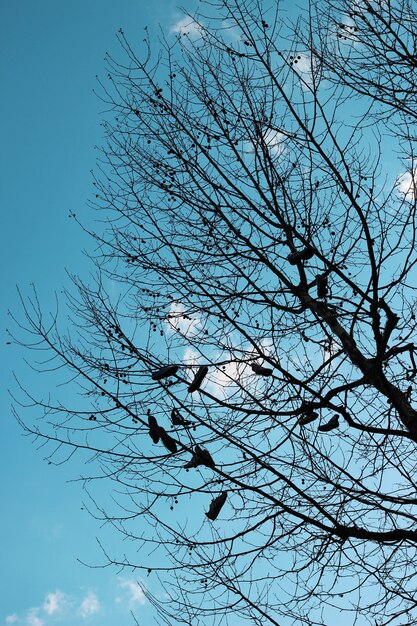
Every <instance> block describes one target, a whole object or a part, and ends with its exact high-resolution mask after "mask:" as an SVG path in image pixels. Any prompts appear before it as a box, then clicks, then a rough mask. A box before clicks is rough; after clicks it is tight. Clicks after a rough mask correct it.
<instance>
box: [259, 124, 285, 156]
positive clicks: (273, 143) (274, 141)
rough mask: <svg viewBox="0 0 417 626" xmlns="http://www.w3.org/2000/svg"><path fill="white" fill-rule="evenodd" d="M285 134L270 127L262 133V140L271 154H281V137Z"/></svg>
mask: <svg viewBox="0 0 417 626" xmlns="http://www.w3.org/2000/svg"><path fill="white" fill-rule="evenodd" d="M284 138H285V135H284V134H283V133H280V132H279V131H278V130H273V129H272V128H270V129H269V130H267V131H266V133H265V134H264V141H265V143H266V145H267V146H268V150H269V151H270V152H272V153H273V154H276V155H278V154H282V153H283V152H284V146H283V143H282V142H283V139H284Z"/></svg>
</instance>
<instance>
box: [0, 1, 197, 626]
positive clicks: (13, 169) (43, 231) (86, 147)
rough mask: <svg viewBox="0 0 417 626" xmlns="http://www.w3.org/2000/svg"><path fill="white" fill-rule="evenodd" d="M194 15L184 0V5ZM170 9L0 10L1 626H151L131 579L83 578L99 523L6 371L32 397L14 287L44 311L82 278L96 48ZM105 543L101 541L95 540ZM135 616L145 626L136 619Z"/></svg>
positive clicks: (67, 6)
mask: <svg viewBox="0 0 417 626" xmlns="http://www.w3.org/2000/svg"><path fill="white" fill-rule="evenodd" d="M184 4H185V5H186V6H187V7H190V8H191V7H192V6H193V4H194V3H193V2H186V3H184ZM179 17H180V13H179V11H178V9H177V2H175V1H170V0H159V1H158V2H156V3H155V2H150V1H148V0H120V1H116V0H58V1H56V0H54V1H53V0H37V1H36V2H34V1H33V0H19V2H3V3H1V5H0V29H1V38H0V47H1V55H0V73H1V85H2V93H3V95H2V98H1V100H0V110H1V111H0V119H1V120H2V124H1V145H2V149H1V153H0V159H1V165H0V179H1V180H0V189H1V191H0V194H1V200H0V202H1V207H2V217H3V219H2V229H1V230H2V236H3V240H2V245H1V248H0V254H1V268H2V281H3V284H2V292H3V296H4V297H3V298H2V306H1V342H2V343H1V346H2V349H1V358H2V372H3V383H4V385H3V392H2V394H1V416H2V436H1V438H2V442H3V446H2V453H1V457H0V464H1V489H2V494H3V506H2V510H3V514H2V516H1V520H0V550H1V555H2V557H1V559H0V578H1V580H2V587H1V593H0V625H1V626H3V625H8V624H17V625H19V626H49V625H50V624H51V625H52V624H55V623H58V622H59V623H64V624H68V626H75V625H77V626H80V624H83V623H85V624H91V625H92V626H94V625H95V624H100V626H107V625H110V624H112V625H114V624H119V625H120V626H124V625H128V624H131V623H132V618H131V615H130V611H131V610H133V611H134V613H135V614H136V615H137V617H138V619H139V622H140V623H141V624H146V623H149V616H150V613H151V611H150V608H149V605H147V604H145V602H144V598H143V596H142V595H141V593H140V590H139V588H138V587H137V585H135V584H134V583H135V581H136V580H137V579H136V578H135V577H132V574H131V573H129V572H124V573H121V574H119V575H117V572H116V571H115V570H111V569H91V568H87V567H85V566H84V565H82V564H80V563H79V562H78V561H77V558H80V559H81V558H82V559H83V560H85V561H87V562H89V563H91V564H97V563H101V562H103V559H102V556H101V553H100V550H99V548H98V545H97V543H96V541H95V536H96V534H97V532H98V531H99V528H98V523H97V522H96V521H95V520H93V519H91V518H90V517H89V515H88V514H87V513H86V511H85V510H82V508H83V507H82V499H83V497H84V495H83V493H82V489H81V486H80V484H79V483H74V482H68V481H70V480H71V479H73V478H76V477H77V470H78V471H79V472H80V471H81V467H80V468H77V467H76V466H75V465H74V464H68V465H63V466H60V467H58V468H57V467H53V466H49V465H48V464H47V462H46V461H44V460H43V456H44V454H43V452H42V450H39V449H37V447H36V446H35V445H33V443H32V442H31V441H30V440H29V439H28V438H25V437H23V436H22V432H21V431H20V429H19V427H18V425H17V424H16V422H15V420H14V418H13V417H12V415H11V411H10V397H9V395H8V393H7V389H8V388H11V387H15V384H14V382H13V376H12V372H13V371H15V372H16V374H17V375H18V376H19V377H22V379H23V380H24V381H25V382H26V383H28V385H29V386H30V387H31V388H32V389H33V388H35V389H36V374H35V373H31V372H30V371H28V370H27V368H25V367H24V364H23V361H22V360H23V357H24V352H23V351H22V350H21V349H19V348H18V347H17V346H14V345H7V343H6V342H7V341H8V340H9V338H8V336H7V334H6V332H5V329H6V328H7V327H10V326H11V323H10V320H9V318H8V317H7V310H8V309H10V310H12V311H13V312H15V313H16V312H18V311H19V304H18V297H17V291H16V285H19V286H20V287H21V288H22V289H23V291H24V292H27V291H28V289H29V285H30V284H31V283H34V284H35V285H36V287H37V289H38V292H39V294H40V297H41V300H42V304H43V307H44V310H45V311H47V310H51V309H52V308H53V305H54V293H55V292H58V293H59V292H60V290H61V288H62V286H63V285H68V279H67V276H66V269H68V270H70V271H71V272H78V273H80V274H83V272H84V273H85V272H86V271H87V268H88V263H87V261H86V258H85V257H84V256H83V254H82V250H83V248H86V247H88V245H89V242H88V239H87V237H86V236H85V235H83V233H82V232H81V231H80V229H79V228H78V227H77V225H76V224H75V223H74V222H73V221H72V220H70V219H69V218H68V213H69V211H74V212H75V213H77V214H78V215H79V216H80V217H81V218H82V219H86V218H87V215H88V209H87V207H86V201H87V198H88V197H89V195H90V194H91V193H92V181H91V174H90V170H91V169H92V168H93V167H94V162H95V156H96V155H95V151H94V146H95V145H98V144H100V141H101V137H102V129H101V128H100V116H99V112H100V109H101V103H100V102H99V101H98V99H97V98H96V97H95V96H94V94H93V89H94V88H95V86H96V83H95V75H96V74H100V73H101V74H103V73H104V62H103V57H104V55H105V52H106V51H112V50H113V51H114V50H116V49H117V42H116V38H115V33H116V31H117V30H118V29H119V28H120V27H122V28H123V29H124V31H125V32H126V34H127V36H128V37H129V39H130V40H131V41H132V42H135V45H136V46H137V47H139V46H140V45H141V43H140V42H141V40H142V38H143V27H144V26H145V25H148V26H149V27H150V28H151V32H152V29H156V28H157V27H158V24H160V25H161V26H162V27H163V28H164V29H166V30H167V31H168V30H169V28H170V27H172V25H173V24H175V23H176V21H177V20H178V19H179ZM100 534H101V536H103V533H102V532H101V533H100ZM142 618H143V619H144V620H145V621H144V622H142Z"/></svg>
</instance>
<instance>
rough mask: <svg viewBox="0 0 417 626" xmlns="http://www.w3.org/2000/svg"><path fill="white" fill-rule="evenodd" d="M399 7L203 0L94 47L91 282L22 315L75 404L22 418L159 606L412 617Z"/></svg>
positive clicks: (277, 616) (411, 273)
mask: <svg viewBox="0 0 417 626" xmlns="http://www.w3.org/2000/svg"><path fill="white" fill-rule="evenodd" d="M416 18H417V15H416V11H415V10H414V8H413V6H412V4H411V3H409V2H407V1H405V0H404V1H402V0H386V1H385V0H378V1H375V2H371V1H370V0H357V1H356V2H354V3H351V2H347V1H344V0H335V1H331V0H325V2H317V3H316V4H314V3H311V4H310V5H309V6H308V7H307V6H306V7H303V8H302V9H301V10H300V14H299V15H297V16H295V17H294V19H292V20H291V19H290V17H288V16H287V15H286V14H285V12H284V10H283V9H282V8H281V5H280V4H279V3H271V4H270V5H269V4H268V6H266V3H263V2H260V1H259V0H244V1H243V2H242V1H240V0H239V1H238V0H213V2H211V3H209V2H207V3H205V4H204V3H203V4H202V9H201V11H200V12H199V13H198V15H196V16H193V17H191V16H190V17H189V21H188V25H187V24H185V22H184V23H183V27H182V29H181V31H180V33H179V35H178V37H177V39H176V41H175V42H174V43H173V42H172V41H171V40H170V39H165V40H163V41H162V43H161V52H160V53H159V54H158V55H157V56H156V57H154V56H153V54H152V52H151V47H150V44H149V42H148V55H147V57H146V59H145V60H142V59H139V58H138V57H137V56H136V54H135V52H134V50H133V48H132V47H131V45H130V44H129V43H128V42H127V40H126V38H125V37H124V35H123V33H122V32H121V33H120V34H119V39H120V42H121V45H122V47H123V50H124V55H125V57H124V58H125V61H124V62H120V61H117V60H115V59H113V58H110V57H109V58H108V67H109V74H108V79H109V81H108V83H107V85H104V83H102V92H101V93H102V98H103V100H104V101H105V102H106V104H107V105H108V107H109V110H110V115H109V116H110V118H111V119H109V120H107V121H106V122H105V124H104V128H105V131H106V138H107V141H106V144H105V146H104V147H103V149H102V152H101V160H100V161H99V167H98V171H97V175H96V178H95V180H94V185H95V188H96V192H95V199H94V202H93V203H92V204H93V205H94V207H95V208H96V209H97V210H98V211H99V215H100V216H101V219H102V222H103V224H104V226H103V227H102V228H98V229H97V231H96V232H91V235H92V237H93V238H94V240H95V242H96V244H97V248H96V252H95V253H94V254H92V255H91V258H92V260H93V261H94V263H95V267H96V274H95V279H94V280H93V279H91V280H90V282H86V281H85V282H82V281H81V280H80V279H78V278H74V284H75V286H76V287H77V292H76V295H75V294H72V295H70V294H69V295H68V302H69V305H70V307H71V310H72V312H73V323H72V329H73V335H72V338H70V337H69V336H68V335H67V334H66V333H64V332H63V331H62V330H60V327H59V324H58V320H57V318H54V319H53V321H52V323H50V322H47V321H46V320H45V317H44V315H43V314H42V311H41V307H40V305H39V304H38V302H37V300H36V297H33V298H29V299H23V306H24V310H25V314H26V322H25V323H24V324H23V323H21V324H20V328H21V329H25V330H26V331H27V332H29V333H31V334H33V335H34V336H35V338H36V345H35V346H34V347H35V348H39V347H40V348H41V349H42V350H46V351H47V354H48V361H47V367H46V369H47V371H48V372H49V373H48V376H49V380H53V379H54V375H55V374H53V373H51V359H52V367H53V368H55V369H56V375H59V374H61V373H62V372H69V373H70V380H71V383H72V384H75V385H76V386H78V388H79V390H81V393H82V396H83V402H82V405H79V404H78V403H75V406H74V405H73V406H64V404H63V402H59V401H57V402H54V401H53V400H51V401H48V402H47V403H44V402H42V401H39V400H37V399H35V398H32V396H31V398H32V403H33V404H35V405H36V406H38V407H43V409H44V417H45V420H44V425H43V427H38V426H36V427H35V426H33V425H31V424H30V423H28V422H27V421H22V424H23V425H24V428H25V429H26V430H28V431H29V432H31V433H35V434H36V436H37V437H39V438H44V439H46V440H47V441H49V442H50V444H51V445H52V446H54V443H55V444H56V445H55V446H54V447H52V449H51V460H52V461H54V460H55V459H56V458H60V457H59V454H60V453H61V452H62V451H63V450H66V449H69V450H70V451H73V450H77V451H79V452H80V453H85V452H86V451H87V453H90V455H92V457H93V458H94V459H95V461H96V464H99V465H100V466H101V468H102V475H103V477H106V479H107V481H109V482H110V480H113V481H115V483H116V487H117V492H118V496H117V500H114V503H113V507H110V508H104V507H103V506H102V505H101V504H100V502H98V501H96V500H95V499H94V496H92V502H93V503H94V505H95V513H94V514H96V515H98V516H99V517H101V518H102V519H104V520H106V521H107V522H108V523H109V524H111V525H113V526H114V527H115V528H116V529H117V530H118V531H120V532H121V533H122V536H123V537H124V538H126V539H128V540H131V541H132V545H133V552H135V551H137V550H138V549H140V557H139V558H135V557H134V556H133V555H128V554H125V556H123V557H119V556H117V555H110V554H109V555H107V556H108V559H109V561H110V562H113V563H118V564H119V565H120V566H123V567H132V568H134V570H135V571H137V572H138V573H139V574H140V572H142V571H144V572H145V573H146V572H148V574H149V575H150V578H149V580H150V581H152V577H154V578H155V577H157V576H158V577H160V579H161V580H163V581H164V584H165V589H166V592H167V596H166V597H167V599H166V600H161V599H160V598H157V597H156V596H155V594H152V586H151V584H150V586H149V589H148V590H147V594H148V597H149V599H150V600H151V601H152V602H154V603H155V605H157V606H158V610H159V615H160V619H161V620H163V621H165V623H167V624H174V623H175V624H192V625H193V626H195V625H198V624H204V625H207V624H220V623H230V624H231V625H232V626H233V625H234V624H236V619H237V616H239V617H240V618H241V619H242V623H250V624H262V625H265V624H274V625H277V624H292V623H295V624H327V625H328V624H329V623H335V622H334V616H335V615H338V613H337V610H338V609H342V610H343V611H344V612H345V615H347V616H348V617H347V619H348V620H350V621H349V623H351V624H353V623H358V622H355V619H359V623H361V624H362V623H363V624H364V623H371V624H375V623H377V624H388V623H390V624H397V625H398V624H404V623H413V621H414V620H415V619H416V618H417V617H416V616H417V606H416V605H417V600H416V596H415V584H416V574H415V566H414V563H415V559H416V556H417V555H416V545H417V527H416V523H417V508H416V505H417V500H416V495H415V491H416V482H415V464H416V459H417V453H416V443H417V411H416V409H415V408H414V400H415V388H414V383H413V381H414V379H415V376H416V373H417V368H416V362H415V351H416V346H415V345H414V336H415V326H416V324H415V314H416V304H415V265H416V260H417V254H416V250H415V239H416V232H417V231H416V208H417V207H416V193H415V183H416V181H415V162H414V146H415V141H416V138H415V133H414V126H413V125H414V123H415V118H416V115H417V109H416V104H415V89H414V85H415V84H416V80H417V63H416V52H415V51H416V49H417V27H416V23H417V19H416ZM401 173H403V175H401ZM18 339H19V341H21V342H22V343H25V344H26V345H27V344H29V343H30V342H29V341H25V340H24V339H23V338H22V336H21V335H19V338H18ZM39 342H40V343H39ZM66 395H68V394H66ZM79 402H80V401H79ZM19 419H21V420H22V418H21V417H19ZM56 455H58V457H57V456H56ZM86 481H87V479H86ZM122 492H124V495H123V493H122ZM177 505H178V506H177ZM180 505H181V506H180ZM138 518H141V519H142V520H146V525H145V523H144V522H143V523H142V524H139V523H138ZM230 616H231V617H230ZM228 620H229V621H228ZM245 620H247V622H245ZM239 623H240V622H239ZM346 623H348V622H346Z"/></svg>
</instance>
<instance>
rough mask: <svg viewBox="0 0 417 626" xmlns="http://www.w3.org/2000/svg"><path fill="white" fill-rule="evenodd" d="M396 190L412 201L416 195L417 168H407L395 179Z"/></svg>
mask: <svg viewBox="0 0 417 626" xmlns="http://www.w3.org/2000/svg"><path fill="white" fill-rule="evenodd" d="M397 185H398V191H399V192H400V193H401V194H403V195H404V196H405V197H406V199H407V200H409V201H410V202H413V201H414V200H415V199H416V197H417V168H415V169H414V170H409V171H408V172H405V174H402V175H401V176H400V177H399V178H398V179H397Z"/></svg>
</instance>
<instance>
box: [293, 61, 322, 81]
mask: <svg viewBox="0 0 417 626" xmlns="http://www.w3.org/2000/svg"><path fill="white" fill-rule="evenodd" d="M316 65H317V64H316V62H315V61H314V59H313V58H312V57H311V56H310V55H306V54H298V55H297V56H296V57H295V58H294V60H293V68H294V70H295V71H296V72H297V74H298V75H299V76H300V78H301V79H302V81H303V83H302V84H303V85H304V86H307V85H310V86H311V85H312V84H313V79H314V74H315V73H316Z"/></svg>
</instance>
